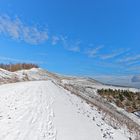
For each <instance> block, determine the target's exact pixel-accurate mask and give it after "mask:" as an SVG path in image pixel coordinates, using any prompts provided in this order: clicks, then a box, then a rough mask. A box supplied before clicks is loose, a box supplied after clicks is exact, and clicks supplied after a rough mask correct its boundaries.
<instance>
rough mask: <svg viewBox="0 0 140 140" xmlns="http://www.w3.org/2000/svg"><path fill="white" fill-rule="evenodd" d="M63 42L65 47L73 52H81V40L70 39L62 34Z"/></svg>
mask: <svg viewBox="0 0 140 140" xmlns="http://www.w3.org/2000/svg"><path fill="white" fill-rule="evenodd" d="M61 43H62V45H63V47H64V49H66V50H68V51H72V52H80V44H81V42H80V41H69V40H68V39H67V37H63V36H61Z"/></svg>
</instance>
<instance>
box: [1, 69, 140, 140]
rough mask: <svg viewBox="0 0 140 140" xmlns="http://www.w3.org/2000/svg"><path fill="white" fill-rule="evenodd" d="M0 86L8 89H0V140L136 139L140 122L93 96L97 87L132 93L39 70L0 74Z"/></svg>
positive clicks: (132, 115)
mask: <svg viewBox="0 0 140 140" xmlns="http://www.w3.org/2000/svg"><path fill="white" fill-rule="evenodd" d="M29 81H30V82H29ZM15 82H18V83H15ZM4 83H11V84H6V85H1V86H0V126H1V127H0V140H23V139H26V140H93V139H96V140H104V139H106V140H118V139H120V140H131V139H132V140H139V138H140V131H139V130H140V119H139V118H138V117H137V116H136V115H134V114H132V113H128V112H126V111H124V110H122V109H120V108H118V107H116V106H115V105H114V104H110V103H108V102H106V101H104V100H103V99H102V98H101V97H100V96H99V95H98V93H97V89H102V88H104V89H108V88H111V89H126V90H131V91H139V90H138V89H133V88H124V87H115V86H108V85H104V84H102V83H100V82H98V81H96V80H94V79H90V78H82V77H68V76H62V75H59V74H54V73H50V72H48V71H46V70H43V69H40V68H33V69H30V70H21V71H17V72H9V71H6V70H2V69H0V84H4ZM128 127H129V128H128Z"/></svg>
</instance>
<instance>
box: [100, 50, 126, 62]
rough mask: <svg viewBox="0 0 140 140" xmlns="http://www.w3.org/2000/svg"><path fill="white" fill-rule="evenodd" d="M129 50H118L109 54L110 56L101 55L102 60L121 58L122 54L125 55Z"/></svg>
mask: <svg viewBox="0 0 140 140" xmlns="http://www.w3.org/2000/svg"><path fill="white" fill-rule="evenodd" d="M127 51H128V50H117V51H114V52H112V53H108V54H102V55H100V58H101V59H104V60H105V59H111V58H114V57H117V56H119V55H121V54H124V53H126V52H127Z"/></svg>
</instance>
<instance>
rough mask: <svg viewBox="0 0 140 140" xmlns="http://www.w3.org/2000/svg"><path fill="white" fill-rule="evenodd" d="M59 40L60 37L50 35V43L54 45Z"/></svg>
mask: <svg viewBox="0 0 140 140" xmlns="http://www.w3.org/2000/svg"><path fill="white" fill-rule="evenodd" d="M59 40H60V38H59V37H58V36H53V37H52V45H56V44H57V43H58V41H59Z"/></svg>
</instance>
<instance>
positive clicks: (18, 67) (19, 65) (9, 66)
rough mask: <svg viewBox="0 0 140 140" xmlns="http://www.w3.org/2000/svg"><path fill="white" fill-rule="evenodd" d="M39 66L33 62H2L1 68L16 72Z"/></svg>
mask: <svg viewBox="0 0 140 140" xmlns="http://www.w3.org/2000/svg"><path fill="white" fill-rule="evenodd" d="M38 67H39V66H38V65H36V64H32V63H28V64H27V63H16V64H2V63H1V64H0V68H2V69H5V70H8V71H11V72H14V71H17V70H22V69H31V68H38Z"/></svg>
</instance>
